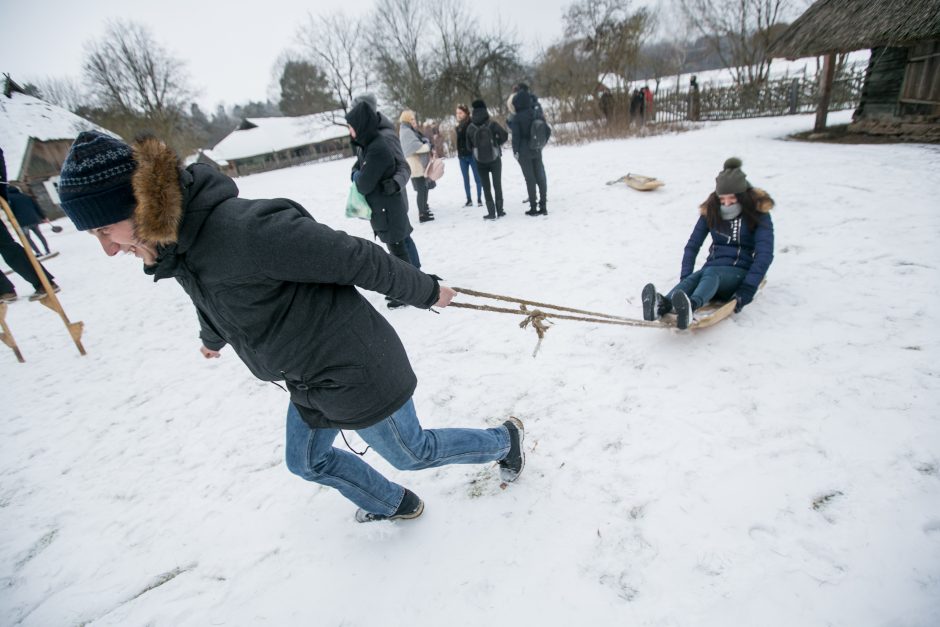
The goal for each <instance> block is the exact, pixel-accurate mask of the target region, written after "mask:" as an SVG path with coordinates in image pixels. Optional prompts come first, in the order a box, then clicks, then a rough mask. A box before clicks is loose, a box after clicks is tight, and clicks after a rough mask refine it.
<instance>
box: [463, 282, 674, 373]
mask: <svg viewBox="0 0 940 627" xmlns="http://www.w3.org/2000/svg"><path fill="white" fill-rule="evenodd" d="M453 290H454V291H455V292H457V293H459V294H466V295H468V296H476V297H479V298H491V299H493V300H501V301H504V302H509V303H519V308H518V309H509V308H507V307H494V306H492V305H471V304H469V303H457V302H453V301H452V302H451V303H450V305H449V307H459V308H461V309H476V310H477V311H491V312H494V313H506V314H514V315H517V316H525V319H524V320H523V321H522V322H520V323H519V327H520V328H522V329H525V328H526V327H528V326H529V325H531V326H532V328H533V329H535V333H536V334H537V335H538V337H539V340H538V342H537V343H536V345H535V350H534V351H533V352H532V356H533V357H535V356H536V355H537V354H538V352H539V348H541V346H542V339H543V338H544V337H545V333H546V332H547V331H548V328H549V326H550V325H551V324H552V323H551V321H550V320H548V318H558V319H561V320H580V321H581V322H593V323H595V324H616V325H621V326H629V327H660V328H661V327H662V326H663V325H662V323H660V322H653V321H648V320H634V319H632V318H624V317H622V316H613V315H610V314H604V313H598V312H595V311H585V310H583V309H573V308H571V307H561V306H559V305H551V304H549V303H539V302H535V301H531V300H525V299H521V298H513V297H511V296H501V295H499V294H487V293H485V292H477V291H475V290H468V289H466V288H462V287H455V288H453ZM526 305H531V306H533V307H545V308H548V309H557V310H559V311H569V312H572V313H580V314H586V315H587V316H591V317H586V316H571V315H567V314H560V313H554V312H551V311H542V310H540V309H532V310H530V309H529V308H527V307H526Z"/></svg>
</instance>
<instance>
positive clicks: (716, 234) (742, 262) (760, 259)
mask: <svg viewBox="0 0 940 627" xmlns="http://www.w3.org/2000/svg"><path fill="white" fill-rule="evenodd" d="M750 192H751V194H752V196H753V198H754V202H755V206H756V207H757V211H758V213H759V214H760V220H759V222H758V223H757V227H756V228H753V229H752V228H751V226H750V224H749V223H748V220H747V219H746V218H745V217H744V216H738V217H737V218H735V219H734V220H722V221H721V222H720V224H718V226H717V227H716V228H714V229H711V230H709V228H708V222H707V221H706V218H705V214H706V208H705V204H704V203H703V204H702V206H701V207H700V214H701V215H700V216H699V219H698V222H696V223H695V228H694V229H693V230H692V235H691V236H690V237H689V241H688V243H687V244H686V245H685V253H684V254H683V255H682V271H681V272H680V274H679V276H680V278H682V279H684V278H685V277H687V276H688V275H690V274H692V271H693V270H694V269H695V258H696V257H697V256H698V251H699V250H700V249H701V247H702V244H703V243H704V242H705V238H706V237H707V236H708V235H709V234H711V236H712V243H711V246H709V248H708V259H707V260H706V261H705V266H733V267H735V268H743V269H745V270H747V271H748V272H747V274H746V275H745V276H744V280H743V281H742V282H741V283H742V285H747V286H748V287H751V288H754V291H756V290H757V288H758V287H759V286H760V283H761V281H762V280H763V279H764V275H766V274H767V269H768V268H770V264H771V262H772V261H773V260H774V223H773V220H771V218H770V210H771V209H773V206H774V201H773V199H772V198H771V197H770V196H769V195H768V194H767V192H765V191H764V190H762V189H756V188H752V189H751V190H750ZM706 202H707V201H706ZM703 267H704V266H703Z"/></svg>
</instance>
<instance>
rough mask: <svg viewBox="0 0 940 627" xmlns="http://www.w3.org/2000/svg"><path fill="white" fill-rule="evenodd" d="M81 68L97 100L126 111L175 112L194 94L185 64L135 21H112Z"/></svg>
mask: <svg viewBox="0 0 940 627" xmlns="http://www.w3.org/2000/svg"><path fill="white" fill-rule="evenodd" d="M83 69H84V72H85V77H86V78H87V80H88V84H89V87H90V88H91V89H92V91H93V93H94V95H95V96H96V98H97V99H98V104H99V105H100V106H102V107H104V108H108V109H113V110H118V111H121V112H124V113H140V114H144V115H145V116H148V117H153V118H160V117H164V116H172V115H176V114H178V113H179V112H180V111H181V110H182V109H183V107H184V105H185V103H186V102H187V101H188V100H189V99H190V98H191V97H192V95H193V94H192V91H191V90H190V88H189V85H188V77H187V75H186V70H185V64H184V63H183V62H182V61H180V60H178V59H176V58H174V57H173V56H172V55H170V53H168V52H167V51H166V50H165V49H164V48H163V47H162V46H160V45H159V44H158V43H157V42H156V41H155V40H154V38H153V36H152V35H151V34H150V31H149V30H148V29H147V28H146V27H145V26H142V25H140V24H137V23H135V22H129V21H121V20H118V21H114V22H110V23H109V24H108V27H107V30H106V31H105V36H104V38H103V39H101V40H100V41H95V42H92V43H90V44H89V45H88V48H87V56H86V57H85V63H84V65H83Z"/></svg>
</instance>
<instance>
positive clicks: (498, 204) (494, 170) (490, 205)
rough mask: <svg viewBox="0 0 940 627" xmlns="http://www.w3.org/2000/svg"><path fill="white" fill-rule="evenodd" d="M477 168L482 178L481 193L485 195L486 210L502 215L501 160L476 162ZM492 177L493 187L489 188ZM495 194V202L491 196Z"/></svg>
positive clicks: (491, 213)
mask: <svg viewBox="0 0 940 627" xmlns="http://www.w3.org/2000/svg"><path fill="white" fill-rule="evenodd" d="M477 169H479V170H480V178H481V179H483V195H484V196H485V197H486V212H487V213H488V214H489V215H494V213H493V212H494V210H495V212H496V213H497V214H499V215H503V181H502V177H503V160H502V159H497V160H496V161H492V162H490V163H479V162H477ZM491 179H492V186H493V189H490V183H491ZM494 194H495V196H496V199H495V202H494V200H493V196H494Z"/></svg>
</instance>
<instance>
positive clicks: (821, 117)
mask: <svg viewBox="0 0 940 627" xmlns="http://www.w3.org/2000/svg"><path fill="white" fill-rule="evenodd" d="M835 73H836V55H835V53H830V54H827V55H826V56H825V57H824V58H823V67H822V76H821V77H820V80H821V81H822V82H821V84H820V85H819V104H818V105H817V106H816V126H814V127H813V131H815V132H817V133H821V132H823V131H824V130H826V116H827V115H829V99H830V98H831V97H832V79H833V78H834V77H835Z"/></svg>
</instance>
